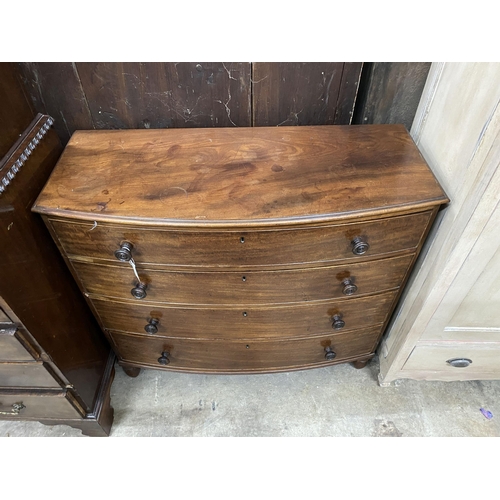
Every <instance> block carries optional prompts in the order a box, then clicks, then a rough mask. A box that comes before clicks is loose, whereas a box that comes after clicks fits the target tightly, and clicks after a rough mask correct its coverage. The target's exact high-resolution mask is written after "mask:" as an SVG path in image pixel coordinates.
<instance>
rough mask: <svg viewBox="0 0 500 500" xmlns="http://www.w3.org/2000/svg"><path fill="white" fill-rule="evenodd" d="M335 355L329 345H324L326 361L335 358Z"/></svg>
mask: <svg viewBox="0 0 500 500" xmlns="http://www.w3.org/2000/svg"><path fill="white" fill-rule="evenodd" d="M336 356H337V353H335V352H334V351H333V349H332V348H331V347H330V346H328V347H325V359H326V360H327V361H332V360H333V359H335V358H336Z"/></svg>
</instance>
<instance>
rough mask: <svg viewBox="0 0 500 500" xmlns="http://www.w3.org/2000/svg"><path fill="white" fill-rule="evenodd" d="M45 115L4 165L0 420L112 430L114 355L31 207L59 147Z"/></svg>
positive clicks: (0, 166) (0, 182) (0, 180)
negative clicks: (110, 395) (110, 394)
mask: <svg viewBox="0 0 500 500" xmlns="http://www.w3.org/2000/svg"><path fill="white" fill-rule="evenodd" d="M51 125H52V119H51V118H50V117H49V116H46V115H38V116H37V117H36V118H35V119H34V120H33V121H32V123H31V124H30V125H29V126H28V127H27V128H26V129H25V130H23V132H22V133H21V134H20V137H18V138H17V140H16V141H15V143H14V144H13V145H12V147H11V148H10V149H9V150H8V152H7V154H6V155H5V156H4V157H3V159H2V160H1V162H0V240H1V246H0V275H1V279H0V419H10V420H12V419H14V420H36V421H39V422H42V423H45V424H51V425H54V424H67V425H71V426H73V427H76V428H79V429H81V430H82V431H83V432H84V433H85V434H88V435H93V436H104V435H107V434H109V431H110V427H111V423H112V419H113V410H112V408H111V406H110V401H109V390H110V387H111V382H112V379H113V375H114V368H113V365H114V360H115V357H114V354H113V352H112V351H111V349H110V346H109V344H108V342H107V341H106V338H105V337H104V335H103V334H102V332H101V331H100V329H99V325H98V324H97V322H96V321H95V319H94V318H93V316H92V313H91V311H90V310H89V308H88V306H87V304H86V303H85V301H84V300H83V298H82V296H81V294H80V292H79V290H78V287H77V286H76V284H75V282H74V280H73V278H72V276H71V274H70V273H69V272H68V269H67V267H66V266H65V264H64V261H63V260H62V258H61V256H60V255H59V253H58V251H57V248H56V247H55V245H54V243H53V241H52V239H51V237H50V234H49V233H48V232H47V229H46V227H45V226H44V224H43V222H42V221H41V220H40V218H39V217H38V216H37V214H34V213H32V212H31V210H30V208H31V206H32V204H33V202H34V200H35V199H36V197H37V196H38V194H39V193H40V191H41V189H42V187H43V185H44V184H45V182H46V181H47V178H48V177H49V175H50V173H51V171H52V169H53V167H54V165H55V163H56V161H57V159H58V158H59V155H60V153H61V151H62V147H61V144H60V141H59V139H58V138H57V135H56V133H55V132H54V130H53V129H52V128H51Z"/></svg>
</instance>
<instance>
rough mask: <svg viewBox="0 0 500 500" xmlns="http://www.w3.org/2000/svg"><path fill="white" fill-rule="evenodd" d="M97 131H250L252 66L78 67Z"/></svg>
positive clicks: (244, 64) (236, 64) (146, 64)
mask: <svg viewBox="0 0 500 500" xmlns="http://www.w3.org/2000/svg"><path fill="white" fill-rule="evenodd" d="M77 69H78V73H79V75H80V78H81V81H82V85H83V89H84V92H85V94H86V96H87V99H88V102H89V107H90V110H91V113H92V118H93V120H94V123H95V125H96V128H99V129H100V128H166V127H168V128H170V127H217V126H218V127H234V126H239V127H248V126H250V64H249V63H183V62H181V63H77Z"/></svg>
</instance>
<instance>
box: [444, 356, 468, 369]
mask: <svg viewBox="0 0 500 500" xmlns="http://www.w3.org/2000/svg"><path fill="white" fill-rule="evenodd" d="M446 362H447V363H448V364H449V365H451V366H453V367H454V368H467V367H468V366H469V365H470V364H471V363H472V359H469V358H453V359H449V360H448V361H446Z"/></svg>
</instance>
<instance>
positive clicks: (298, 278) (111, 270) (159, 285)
mask: <svg viewBox="0 0 500 500" xmlns="http://www.w3.org/2000/svg"><path fill="white" fill-rule="evenodd" d="M412 261H413V255H404V256H401V257H394V258H390V259H381V260H377V261H374V262H356V263H352V264H345V265H339V266H331V267H316V268H310V269H291V270H283V271H249V272H246V271H241V272H233V271H223V272H170V271H161V270H149V269H142V268H138V269H137V271H138V274H139V277H140V278H141V282H142V283H144V284H146V285H147V297H146V298H144V299H142V300H137V299H134V298H133V297H132V295H131V289H132V288H134V287H135V286H136V285H137V283H138V281H137V279H136V277H135V275H134V272H133V270H132V267H131V266H128V265H124V266H102V265H99V264H89V263H82V262H76V261H73V262H72V266H73V268H74V269H75V271H76V274H77V275H78V277H79V279H80V280H81V283H82V285H83V287H84V288H85V290H86V292H87V293H89V294H91V295H93V296H94V295H99V296H104V297H110V298H116V299H122V300H123V299H131V300H133V301H135V302H141V303H144V302H162V303H169V304H214V305H215V304H218V305H223V304H226V305H230V304H234V305H236V304H239V305H241V304H247V305H248V304H281V303H288V302H304V301H313V300H328V299H332V298H348V297H346V296H345V295H344V294H343V292H342V290H343V288H344V285H343V284H342V281H343V280H344V279H346V278H350V279H351V280H352V281H353V283H354V284H355V285H356V286H357V287H358V290H357V292H356V293H355V294H354V295H355V296H361V295H365V294H370V293H377V292H382V291H386V290H392V289H394V288H397V287H399V285H400V284H401V282H402V281H403V277H404V276H405V274H406V271H407V269H408V266H409V265H410V263H411V262H412Z"/></svg>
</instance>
